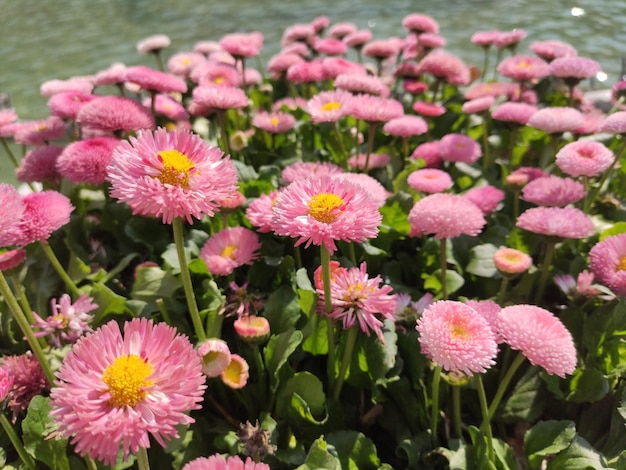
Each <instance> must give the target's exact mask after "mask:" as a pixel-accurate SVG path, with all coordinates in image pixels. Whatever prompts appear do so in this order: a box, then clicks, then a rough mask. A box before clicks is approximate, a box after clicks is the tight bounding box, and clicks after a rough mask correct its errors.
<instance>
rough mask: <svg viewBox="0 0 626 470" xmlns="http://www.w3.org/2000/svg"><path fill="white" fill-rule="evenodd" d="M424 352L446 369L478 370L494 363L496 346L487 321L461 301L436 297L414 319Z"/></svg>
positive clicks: (483, 369) (468, 372) (483, 370)
mask: <svg viewBox="0 0 626 470" xmlns="http://www.w3.org/2000/svg"><path fill="white" fill-rule="evenodd" d="M415 328H416V330H417V331H418V332H419V334H420V336H419V342H420V347H421V349H422V353H424V354H425V355H426V356H427V357H428V358H429V359H430V360H432V361H433V362H434V363H435V364H437V365H438V366H440V367H441V368H443V369H444V370H446V371H460V372H463V373H464V374H466V375H473V374H475V373H482V372H485V371H486V370H487V369H489V368H490V367H491V366H492V365H494V364H495V358H496V355H497V353H498V345H497V344H496V339H495V336H494V333H493V331H492V330H491V327H490V326H489V323H488V322H487V320H486V319H485V318H484V317H483V316H482V315H480V314H479V313H478V312H476V310H474V309H473V308H471V307H469V306H468V305H465V304H463V303H461V302H455V301H451V300H440V301H438V302H435V303H433V304H431V305H430V306H429V307H428V308H427V309H426V310H425V311H424V313H423V314H422V316H421V317H420V318H419V319H418V320H417V325H416V327H415Z"/></svg>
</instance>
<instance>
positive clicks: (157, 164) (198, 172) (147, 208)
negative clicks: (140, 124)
mask: <svg viewBox="0 0 626 470" xmlns="http://www.w3.org/2000/svg"><path fill="white" fill-rule="evenodd" d="M108 172H109V174H108V176H107V179H108V181H110V182H111V196H112V197H114V198H117V199H119V200H120V201H121V202H126V203H128V204H129V205H130V207H131V208H132V209H133V213H135V214H140V215H148V216H154V217H162V219H163V222H164V223H167V224H171V223H172V220H173V219H174V217H184V218H186V219H187V221H188V222H189V223H192V217H195V218H197V219H200V218H201V217H202V216H203V215H205V214H206V215H208V216H212V215H213V214H214V212H215V210H216V209H217V202H218V201H220V200H222V199H225V198H226V197H228V196H230V195H231V194H233V193H234V192H235V191H236V190H237V188H236V184H237V173H236V171H235V168H234V166H233V164H232V162H231V161H230V160H229V159H228V157H226V158H223V153H222V151H221V150H220V149H218V148H217V147H212V146H210V145H209V144H208V143H207V142H206V141H204V140H202V139H201V138H200V137H199V136H197V135H196V134H192V133H191V132H188V131H186V130H174V131H172V132H168V131H166V130H165V129H157V130H156V131H154V132H151V131H140V132H139V133H138V134H137V137H130V140H129V141H123V142H122V143H121V144H120V145H119V146H118V147H117V148H116V149H115V150H114V151H113V155H112V157H111V164H110V165H109V167H108Z"/></svg>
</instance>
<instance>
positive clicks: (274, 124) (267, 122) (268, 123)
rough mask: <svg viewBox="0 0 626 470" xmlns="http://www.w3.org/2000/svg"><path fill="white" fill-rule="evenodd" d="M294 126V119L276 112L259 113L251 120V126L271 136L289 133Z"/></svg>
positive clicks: (289, 115)
mask: <svg viewBox="0 0 626 470" xmlns="http://www.w3.org/2000/svg"><path fill="white" fill-rule="evenodd" d="M295 124H296V118H294V117H293V116H292V115H291V114H287V113H283V112H281V111H276V112H272V113H268V112H265V111H263V112H259V113H257V114H255V115H254V117H253V118H252V125H253V126H254V127H258V128H259V129H263V130H264V131H267V132H269V133H271V134H282V133H284V132H289V131H290V130H291V129H293V126H294V125H295Z"/></svg>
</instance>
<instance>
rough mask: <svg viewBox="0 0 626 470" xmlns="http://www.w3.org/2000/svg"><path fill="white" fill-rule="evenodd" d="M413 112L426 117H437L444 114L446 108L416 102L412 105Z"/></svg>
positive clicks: (425, 102) (424, 102)
mask: <svg viewBox="0 0 626 470" xmlns="http://www.w3.org/2000/svg"><path fill="white" fill-rule="evenodd" d="M413 111H415V112H416V113H417V114H421V115H422V116H426V117H438V116H441V115H442V114H444V113H445V112H446V108H445V107H444V106H442V105H440V104H437V103H431V102H429V101H416V102H415V103H413Z"/></svg>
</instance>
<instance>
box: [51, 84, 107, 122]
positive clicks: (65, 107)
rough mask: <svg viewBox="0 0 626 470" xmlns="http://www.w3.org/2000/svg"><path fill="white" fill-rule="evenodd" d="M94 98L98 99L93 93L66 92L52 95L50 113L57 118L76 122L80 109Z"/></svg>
mask: <svg viewBox="0 0 626 470" xmlns="http://www.w3.org/2000/svg"><path fill="white" fill-rule="evenodd" d="M94 98H96V95H92V94H91V93H82V92H80V91H65V92H62V93H57V94H55V95H52V96H51V97H50V99H49V100H48V107H49V108H50V113H51V114H53V115H55V116H59V117H61V118H67V119H71V120H75V119H76V116H77V115H78V111H80V108H82V107H83V105H84V104H85V103H89V102H90V101H91V100H93V99H94Z"/></svg>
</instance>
